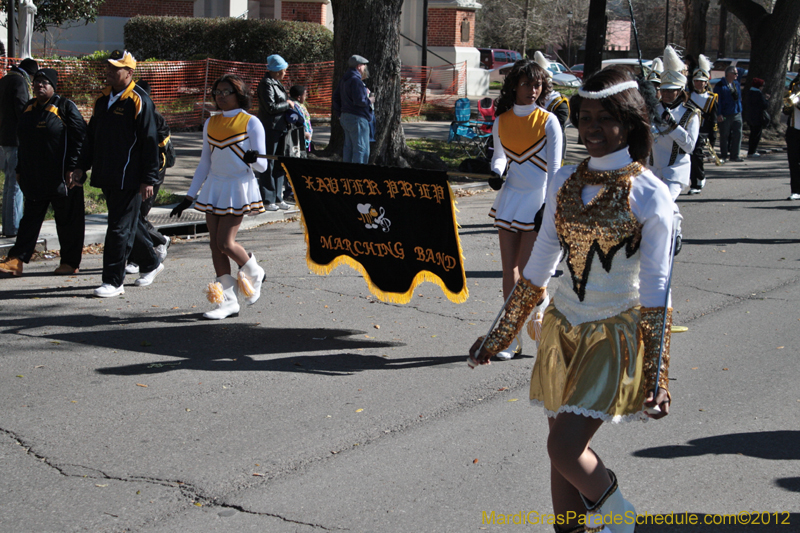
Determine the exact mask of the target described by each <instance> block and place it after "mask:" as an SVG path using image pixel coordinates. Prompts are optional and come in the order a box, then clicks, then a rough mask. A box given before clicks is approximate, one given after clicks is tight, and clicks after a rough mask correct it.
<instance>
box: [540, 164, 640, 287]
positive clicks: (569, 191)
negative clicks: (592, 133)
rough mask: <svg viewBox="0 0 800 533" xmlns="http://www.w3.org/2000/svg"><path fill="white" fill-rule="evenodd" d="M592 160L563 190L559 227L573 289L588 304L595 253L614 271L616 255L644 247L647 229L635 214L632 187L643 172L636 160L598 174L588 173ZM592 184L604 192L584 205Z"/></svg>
mask: <svg viewBox="0 0 800 533" xmlns="http://www.w3.org/2000/svg"><path fill="white" fill-rule="evenodd" d="M588 162H589V160H588V159H586V160H585V161H583V162H582V163H581V164H580V165H578V168H577V169H576V170H575V173H574V174H572V176H570V177H569V178H567V180H566V181H565V182H564V185H563V186H562V187H561V188H560V189H559V191H558V206H557V207H556V215H555V224H556V231H557V232H558V238H559V241H560V242H561V245H562V246H563V248H564V250H565V252H566V255H567V265H568V267H569V271H570V274H571V276H572V288H573V290H574V291H575V293H576V294H577V295H578V298H579V299H580V301H583V299H584V296H585V293H586V282H587V280H588V279H589V271H590V269H591V264H592V260H593V258H594V256H595V255H597V257H598V258H599V259H600V264H601V265H602V266H603V268H604V269H605V270H606V272H610V271H611V262H612V260H613V259H614V255H615V254H616V253H617V252H618V251H619V250H621V249H622V248H625V253H626V255H627V257H631V256H632V255H633V254H635V253H636V251H637V250H638V249H639V244H640V242H641V239H642V225H641V224H640V223H639V221H638V220H637V219H636V216H635V215H634V214H633V212H632V211H631V206H630V192H631V183H632V180H633V178H634V177H635V176H637V175H639V174H640V173H641V172H642V171H643V168H644V167H642V165H641V164H639V163H637V162H633V163H631V164H629V165H627V166H625V167H623V168H621V169H618V170H612V171H605V172H598V171H592V170H589V169H588ZM587 185H602V186H603V189H602V190H601V191H600V192H599V193H598V194H597V196H595V197H594V198H593V199H592V200H591V201H590V202H589V203H588V204H586V205H584V203H583V199H582V198H581V191H582V190H583V188H584V187H585V186H587Z"/></svg>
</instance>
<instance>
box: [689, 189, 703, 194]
mask: <svg viewBox="0 0 800 533" xmlns="http://www.w3.org/2000/svg"><path fill="white" fill-rule="evenodd" d="M687 194H689V195H692V194H700V189H689V192H688V193H687Z"/></svg>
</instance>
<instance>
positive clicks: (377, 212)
mask: <svg viewBox="0 0 800 533" xmlns="http://www.w3.org/2000/svg"><path fill="white" fill-rule="evenodd" d="M356 208H357V209H358V213H359V216H358V218H359V220H361V221H362V222H363V223H364V227H365V228H367V229H378V228H381V231H383V232H384V233H388V232H389V228H390V227H391V226H392V221H391V220H389V219H388V218H386V210H385V209H384V208H383V207H378V208H377V209H376V208H374V207H372V204H358V205H357V206H356Z"/></svg>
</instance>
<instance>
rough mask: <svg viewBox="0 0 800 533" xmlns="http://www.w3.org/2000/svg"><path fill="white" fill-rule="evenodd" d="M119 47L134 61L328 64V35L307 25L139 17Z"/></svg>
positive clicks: (128, 25)
mask: <svg viewBox="0 0 800 533" xmlns="http://www.w3.org/2000/svg"><path fill="white" fill-rule="evenodd" d="M125 48H126V49H127V50H129V51H130V52H131V53H132V54H133V55H134V57H136V58H137V59H145V58H158V59H161V60H164V61H186V60H190V59H204V58H213V59H221V60H225V61H241V62H244V63H265V62H266V60H267V56H269V55H270V54H280V55H281V56H282V57H283V58H284V59H285V60H286V61H288V62H289V63H318V62H322V61H332V60H333V33H331V31H330V30H328V29H327V28H326V27H324V26H321V25H319V24H315V23H313V22H295V21H288V20H271V19H234V18H213V19H212V18H191V17H144V16H139V17H133V18H131V19H130V20H129V21H128V22H127V23H126V24H125Z"/></svg>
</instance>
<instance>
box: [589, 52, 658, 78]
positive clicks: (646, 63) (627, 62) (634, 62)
mask: <svg viewBox="0 0 800 533" xmlns="http://www.w3.org/2000/svg"><path fill="white" fill-rule="evenodd" d="M652 64H653V60H652V59H642V66H643V67H644V68H645V70H646V71H647V72H646V73H647V74H649V73H650V66H651V65H652ZM611 65H621V66H623V67H628V68H630V69H631V70H632V71H633V73H634V74H635V75H636V76H639V75H640V74H641V69H640V68H639V60H638V59H637V58H630V57H625V58H619V59H606V60H604V61H603V62H602V63H600V68H601V69H604V68H606V67H609V66H611Z"/></svg>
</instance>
